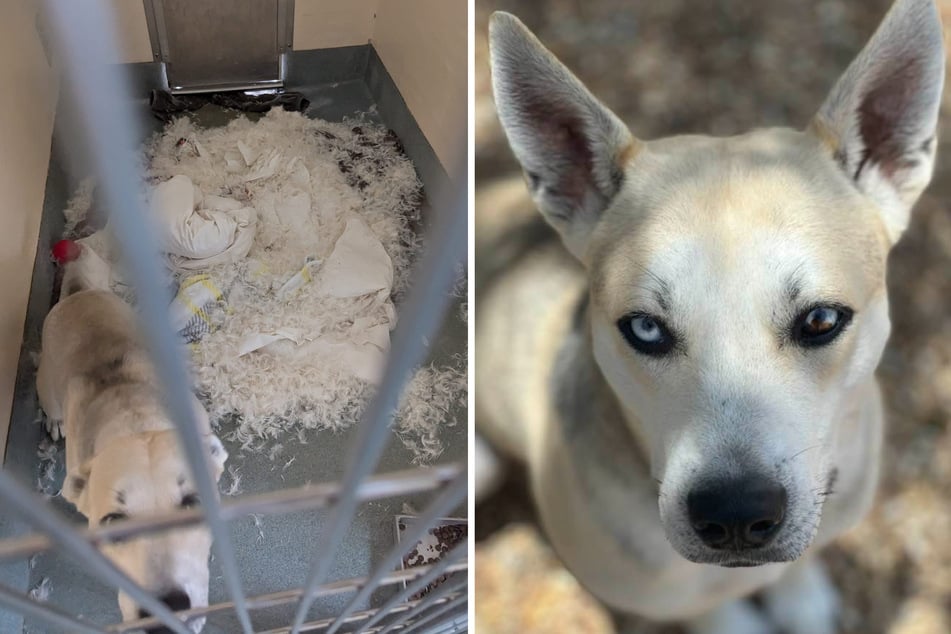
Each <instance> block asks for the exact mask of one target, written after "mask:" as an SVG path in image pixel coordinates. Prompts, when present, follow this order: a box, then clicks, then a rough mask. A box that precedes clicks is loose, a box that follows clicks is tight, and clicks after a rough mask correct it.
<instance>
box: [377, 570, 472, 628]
mask: <svg viewBox="0 0 951 634" xmlns="http://www.w3.org/2000/svg"><path fill="white" fill-rule="evenodd" d="M468 584H469V581H468V579H464V580H462V581H459V582H457V583H453V584H446V585H445V586H443V587H441V588H436V589H435V590H433V591H432V592H430V593H429V594H427V595H426V596H425V597H423V600H422V602H420V604H419V605H417V606H416V607H415V608H413V609H412V610H409V611H407V612H403V613H401V614H399V615H398V616H397V617H396V618H395V619H394V620H393V621H391V622H390V623H387V625H386V627H384V628H383V629H382V630H380V633H381V634H385V633H386V632H391V631H393V630H394V629H396V628H397V627H399V628H400V631H405V629H406V628H407V627H410V626H412V625H413V622H410V623H406V621H409V620H410V619H412V618H417V619H418V618H419V617H420V616H421V615H422V614H423V612H425V611H426V610H428V609H429V608H430V607H432V606H434V605H436V604H437V603H438V602H439V601H440V600H441V599H444V598H445V597H447V596H449V595H451V594H454V593H456V592H459V591H460V590H462V591H463V595H462V597H461V598H462V599H465V598H466V595H465V588H466V586H468Z"/></svg>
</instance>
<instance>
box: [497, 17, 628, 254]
mask: <svg viewBox="0 0 951 634" xmlns="http://www.w3.org/2000/svg"><path fill="white" fill-rule="evenodd" d="M489 44H490V51H491V63H492V89H493V92H494V94H495V104H496V109H497V111H498V114H499V120H500V121H501V122H502V127H503V128H504V130H505V134H506V136H507V137H508V140H509V145H511V147H512V150H513V152H514V153H515V157H516V158H517V159H518V160H519V162H520V163H521V164H522V168H523V169H524V170H525V175H526V177H527V179H528V186H529V189H530V190H531V193H532V198H533V199H534V200H535V204H536V205H537V206H538V208H539V210H540V211H541V212H542V214H544V216H545V217H546V218H547V219H548V221H549V222H550V223H551V224H552V225H553V226H554V227H555V229H557V230H558V232H559V233H560V234H561V236H562V239H563V240H564V242H565V244H566V246H567V247H568V249H569V250H570V251H571V252H572V253H573V254H574V255H575V256H576V257H578V258H581V257H582V254H583V253H584V249H585V246H586V244H587V241H588V236H589V234H590V232H591V229H592V227H593V226H594V224H595V223H596V222H597V220H598V218H599V217H600V215H601V212H602V211H604V209H605V208H606V207H607V206H608V205H609V204H610V203H611V200H612V199H613V198H614V197H615V195H616V194H617V193H618V191H619V189H620V188H621V184H622V182H623V178H624V164H625V163H626V162H627V161H628V160H629V159H630V157H631V156H632V155H633V153H634V151H635V148H636V141H635V139H634V138H633V137H632V136H631V133H630V132H629V131H628V129H627V127H626V126H625V125H624V124H623V123H621V121H620V120H619V119H618V118H617V117H616V116H615V115H614V113H612V112H611V111H610V110H608V108H607V107H605V106H604V105H603V104H602V103H601V102H600V101H598V100H597V99H596V98H595V97H594V96H593V95H592V94H591V93H590V92H588V89H587V88H585V87H584V85H583V84H582V83H581V81H579V80H578V79H577V78H576V77H575V76H574V75H572V74H571V72H570V71H569V70H568V69H567V68H565V67H564V65H562V64H561V62H559V61H558V60H557V59H555V57H554V55H552V54H551V53H550V52H549V51H548V50H547V49H546V48H545V47H544V46H542V44H541V42H539V41H538V39H537V38H536V37H535V36H534V35H532V33H531V32H530V31H529V30H528V29H527V28H526V27H525V25H524V24H522V23H521V22H520V21H519V20H518V18H516V17H515V16H513V15H510V14H508V13H503V12H496V13H494V14H492V19H491V21H490V23H489Z"/></svg>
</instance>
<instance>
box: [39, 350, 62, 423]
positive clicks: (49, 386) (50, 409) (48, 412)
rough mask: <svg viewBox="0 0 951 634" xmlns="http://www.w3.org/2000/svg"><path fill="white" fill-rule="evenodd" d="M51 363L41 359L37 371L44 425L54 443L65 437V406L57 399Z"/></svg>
mask: <svg viewBox="0 0 951 634" xmlns="http://www.w3.org/2000/svg"><path fill="white" fill-rule="evenodd" d="M50 372H51V370H50V363H49V362H48V361H47V362H44V361H43V360H42V358H41V361H40V367H39V368H38V369H37V371H36V393H37V396H38V397H39V399H40V407H41V408H42V409H43V414H44V415H45V416H44V418H43V424H44V426H45V427H46V433H47V434H49V435H50V438H52V439H53V441H54V442H56V441H58V440H59V439H60V438H63V437H64V436H65V434H64V429H63V405H62V403H60V402H59V401H58V400H57V399H56V396H55V394H56V390H55V387H54V385H53V379H52V377H51V376H50Z"/></svg>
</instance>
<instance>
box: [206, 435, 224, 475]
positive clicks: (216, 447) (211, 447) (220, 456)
mask: <svg viewBox="0 0 951 634" xmlns="http://www.w3.org/2000/svg"><path fill="white" fill-rule="evenodd" d="M205 439H206V441H207V443H208V454H209V455H210V456H211V470H212V475H213V476H214V479H215V481H216V482H217V481H218V478H220V477H221V473H222V472H223V471H224V470H225V461H226V460H227V459H228V452H227V451H225V448H224V445H222V444H221V440H220V439H219V438H218V436H216V435H214V434H208V435H207V436H205Z"/></svg>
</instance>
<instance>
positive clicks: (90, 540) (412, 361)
mask: <svg viewBox="0 0 951 634" xmlns="http://www.w3.org/2000/svg"><path fill="white" fill-rule="evenodd" d="M47 8H48V9H49V18H50V21H51V26H52V30H53V32H54V35H55V37H56V40H57V41H58V44H59V49H60V59H61V60H62V62H63V65H64V68H63V69H62V70H63V71H64V89H65V90H67V95H68V100H69V101H68V103H69V107H70V109H71V110H72V111H73V112H74V113H75V114H76V120H77V121H78V122H79V124H80V128H81V130H82V134H81V136H82V145H83V146H84V149H85V157H86V159H87V160H88V161H89V162H90V164H91V165H92V166H93V167H94V171H95V173H96V174H97V175H99V178H100V180H99V183H100V188H101V192H102V195H103V199H104V201H105V202H106V204H107V206H108V208H110V209H112V210H115V211H114V213H113V214H112V216H111V217H110V222H111V224H112V226H113V228H114V230H115V234H116V237H117V239H118V240H119V242H120V243H121V245H122V252H123V263H124V265H125V267H126V270H127V273H128V277H129V279H130V281H131V282H132V283H133V285H134V287H135V288H136V290H137V293H136V294H137V297H138V301H139V307H140V309H141V310H140V315H141V325H142V327H143V330H144V332H145V333H146V338H147V343H148V346H149V349H150V352H151V353H152V356H153V359H154V362H155V364H156V367H157V369H158V374H159V377H160V380H161V382H162V384H163V387H164V388H165V394H166V403H167V409H168V412H169V414H170V416H171V418H172V419H173V420H174V421H175V422H176V424H177V430H178V433H179V437H180V441H181V445H182V447H183V449H184V452H185V455H186V457H187V460H188V462H189V465H190V468H191V470H192V474H193V479H194V482H195V485H196V487H197V490H198V494H199V496H200V498H201V499H202V501H203V504H202V506H201V508H194V509H182V510H178V511H175V512H172V513H168V514H163V515H161V516H153V517H148V518H137V519H131V520H127V521H123V522H119V523H115V524H110V525H107V526H103V527H99V528H97V529H96V530H76V529H75V528H73V527H72V526H71V525H70V524H68V523H67V522H66V521H64V520H63V519H61V518H60V517H59V516H58V515H57V514H56V513H54V512H53V511H52V510H51V509H50V508H49V507H48V506H47V505H46V504H45V503H44V502H43V501H42V500H41V499H40V498H39V497H38V496H37V495H36V494H35V493H34V492H32V491H30V490H29V489H28V488H27V487H25V486H23V485H22V484H21V483H20V482H18V481H17V480H15V479H14V478H13V477H12V476H10V474H9V473H6V472H4V471H0V502H2V505H3V508H4V511H5V512H6V513H15V514H16V515H18V516H19V517H20V518H22V519H23V520H25V521H26V522H27V523H28V524H29V525H30V526H32V528H33V529H34V530H35V531H36V533H34V534H30V535H27V536H24V537H18V538H11V539H7V540H4V541H0V563H3V562H7V561H11V560H16V559H25V558H29V557H31V556H33V555H34V554H36V553H40V552H44V551H48V550H51V549H58V550H59V551H61V552H63V553H64V554H66V555H68V556H70V557H72V558H74V559H76V560H78V561H79V562H81V563H82V565H83V566H84V568H85V569H86V570H88V571H89V573H90V574H92V575H95V576H97V577H99V578H100V579H101V580H102V581H104V582H106V583H108V584H110V585H111V586H114V587H115V588H117V589H119V590H121V591H123V592H125V593H126V594H128V595H129V596H130V597H131V598H132V599H133V600H135V602H136V603H137V604H139V605H140V606H141V608H143V609H144V610H147V611H148V612H149V613H151V614H152V616H151V617H149V618H144V619H139V620H137V621H131V622H123V623H117V624H113V625H110V626H106V627H103V626H99V625H93V624H90V623H88V622H85V621H83V620H82V619H81V618H80V617H78V616H75V615H72V614H68V613H66V612H64V611H62V610H60V609H58V608H56V607H55V606H52V605H49V604H46V603H41V602H38V601H36V600H34V599H32V598H31V597H29V596H28V595H26V594H24V593H22V592H19V591H17V590H14V589H11V588H8V587H3V586H0V605H2V606H4V607H6V608H8V609H11V610H13V611H15V612H18V613H20V614H22V615H24V616H28V617H30V618H33V619H36V620H38V621H43V622H45V623H47V624H49V625H51V626H53V627H56V628H61V629H63V630H65V631H69V632H78V633H86V632H90V633H92V632H99V633H102V632H126V631H131V630H135V629H138V628H142V627H152V626H158V625H164V626H165V627H167V628H168V629H170V630H171V631H174V632H177V633H179V634H188V632H190V630H189V629H188V627H187V626H186V622H187V621H188V620H189V619H193V618H196V617H200V616H213V615H215V614H219V613H222V612H233V613H234V614H235V615H236V616H237V619H238V621H239V622H240V624H241V630H242V631H243V632H244V633H245V634H250V633H251V632H254V631H255V630H254V628H253V627H252V623H251V616H250V614H251V612H252V611H253V610H258V609H262V608H268V607H273V606H277V605H287V604H295V605H296V608H295V616H294V618H293V622H292V623H289V624H288V625H287V626H286V627H280V628H277V629H271V630H267V631H268V632H269V633H275V634H276V633H277V632H293V633H296V632H303V631H326V632H328V633H330V634H333V633H334V632H337V631H340V629H341V628H342V627H344V626H345V625H346V626H348V627H351V628H354V627H355V628H356V629H351V630H350V631H356V632H366V633H370V632H379V633H387V632H400V633H409V632H427V631H429V632H434V631H438V632H447V633H449V632H461V631H465V630H466V629H467V619H466V616H465V615H466V610H467V581H465V580H459V581H457V580H456V579H458V578H459V577H460V575H456V576H455V577H450V578H449V581H448V582H446V583H442V584H440V585H438V586H437V587H436V589H435V590H433V591H431V592H429V593H428V594H425V595H424V596H423V598H421V599H413V598H412V597H413V596H414V595H416V593H417V592H419V591H420V590H422V589H424V588H426V587H427V586H428V585H429V584H430V583H431V582H433V581H434V580H435V579H438V578H439V577H440V576H441V575H444V574H447V573H452V572H459V571H466V570H467V566H468V564H467V542H463V543H461V544H459V545H457V546H456V547H455V548H454V549H453V550H452V551H450V552H449V553H446V554H445V555H444V556H443V557H442V558H441V559H440V560H439V561H438V562H437V563H435V564H433V565H430V566H421V567H413V568H410V569H408V570H404V571H396V567H397V566H398V565H399V563H400V560H401V558H402V556H403V554H404V553H405V551H406V550H408V549H409V548H411V547H412V546H413V545H414V544H415V543H416V541H417V540H418V539H419V538H420V537H422V536H423V535H425V533H426V531H428V530H429V528H431V527H433V526H435V523H436V520H437V519H438V518H439V517H440V516H442V515H444V514H446V513H447V512H449V511H450V510H451V509H453V508H454V507H456V506H457V505H459V504H460V503H461V502H462V501H464V500H465V499H466V488H467V487H466V480H467V478H466V469H465V465H464V464H452V465H444V466H440V467H435V468H425V469H413V470H406V471H399V472H393V473H386V474H383V475H373V476H371V474H372V473H373V471H374V469H375V467H376V465H377V463H378V461H379V458H380V456H381V453H382V451H383V449H384V448H385V446H386V444H387V442H388V440H389V439H390V438H391V432H390V430H389V423H390V422H391V420H392V417H393V412H394V411H395V410H396V407H397V404H398V399H399V396H400V393H401V389H402V387H403V385H404V384H405V383H406V381H407V380H408V379H409V377H410V374H411V372H412V370H413V368H414V367H416V366H417V365H418V364H419V363H421V362H422V361H423V360H424V358H425V355H426V348H425V345H424V342H425V341H426V339H427V338H429V337H432V336H433V335H434V334H435V332H436V330H437V329H438V328H439V326H440V324H441V323H442V320H443V317H444V315H445V313H446V309H447V306H448V303H449V301H450V294H451V293H450V291H451V288H452V285H453V282H454V275H455V270H456V266H455V265H456V264H457V263H458V261H459V260H460V259H463V257H464V254H465V253H466V248H467V240H466V235H467V234H466V228H467V221H466V218H467V214H466V209H467V195H466V190H465V187H464V183H465V182H466V181H465V178H464V175H465V173H466V172H465V154H464V152H460V153H459V157H460V160H459V161H458V162H457V163H456V164H455V165H454V167H456V168H457V169H455V170H453V171H451V172H450V173H454V174H456V175H457V179H456V183H457V184H459V185H460V186H459V187H458V188H455V189H454V191H447V192H442V194H441V195H440V194H439V193H438V192H437V196H436V198H435V201H434V203H435V204H434V209H435V218H434V220H433V223H432V229H431V231H429V235H428V238H427V241H426V244H427V245H428V246H427V249H426V252H425V253H424V255H423V257H422V259H421V261H420V263H419V265H418V268H417V274H416V276H415V284H414V286H413V288H412V289H411V291H410V293H409V296H408V298H407V300H406V302H405V304H404V305H403V307H402V312H401V316H400V320H399V325H398V326H397V328H396V331H395V332H394V335H393V344H392V350H391V352H390V356H389V359H388V362H387V367H386V372H385V376H384V377H383V379H382V382H381V383H380V386H379V389H378V392H377V393H376V395H375V396H374V398H373V400H372V401H371V402H370V405H369V406H368V408H367V410H366V411H365V412H364V414H363V417H362V419H361V422H360V423H359V427H358V431H357V435H356V437H355V439H354V442H353V444H352V446H351V447H350V449H349V457H348V461H347V467H346V470H345V473H344V475H343V479H342V480H341V481H340V482H333V483H328V484H320V485H313V486H304V487H299V488H294V489H287V490H281V491H275V492H270V493H265V494H260V495H253V496H246V497H243V498H241V499H239V500H236V501H233V502H221V501H220V500H219V498H218V494H217V485H216V482H215V481H214V479H213V478H212V476H211V469H210V463H209V456H208V455H207V454H206V451H205V449H204V448H203V444H202V442H201V438H200V434H199V431H198V427H197V424H196V421H195V420H194V415H193V412H192V411H191V409H190V408H189V407H188V406H187V403H188V402H189V400H188V398H187V396H188V393H189V386H188V384H187V382H186V379H185V377H186V373H185V371H184V369H185V365H184V360H183V359H182V358H180V356H179V352H178V350H179V347H178V343H177V340H176V335H175V334H174V333H173V332H172V330H171V328H170V326H169V324H168V323H167V321H166V319H165V314H166V313H165V306H164V305H163V302H162V299H161V298H163V297H164V294H163V291H162V282H161V277H160V268H159V260H158V257H157V253H158V248H157V244H156V243H155V240H154V238H153V236H151V235H150V234H149V232H148V231H143V230H142V217H143V216H142V213H141V210H140V209H139V206H140V204H141V203H140V202H139V200H138V198H137V193H136V185H135V183H136V182H137V179H136V173H135V171H134V167H133V165H132V164H131V162H130V161H128V160H127V157H128V153H129V152H130V151H131V148H133V147H134V142H133V139H132V136H133V135H132V130H134V125H133V120H132V116H131V113H130V112H128V111H127V110H125V109H124V108H125V107H126V105H125V104H122V103H120V102H121V100H115V101H114V102H113V103H112V104H111V105H110V106H109V107H103V104H102V103H100V102H98V101H97V100H96V97H95V95H97V94H99V95H102V94H106V95H108V94H112V95H115V94H121V91H122V90H123V88H124V87H123V85H122V82H121V80H120V78H119V77H118V76H117V75H116V74H115V73H114V72H113V71H112V70H110V69H109V67H108V65H107V64H105V60H107V59H109V58H110V57H109V53H110V52H111V50H110V47H112V46H113V42H111V40H110V39H109V37H103V34H104V33H105V34H106V35H111V33H110V32H109V31H108V30H107V29H104V28H103V26H104V25H106V24H108V21H107V19H106V18H107V16H106V15H105V14H104V9H103V7H102V5H101V4H100V3H87V2H58V1H55V2H49V3H47ZM80 51H81V52H82V54H79V52H80ZM463 140H464V137H463ZM459 147H460V148H464V147H465V143H462V144H460V146H459ZM103 175H107V176H108V177H103ZM426 491H430V492H432V493H433V499H432V501H431V503H430V504H429V506H428V507H427V508H426V509H425V510H424V511H423V512H422V513H421V514H420V517H419V519H418V521H416V522H413V523H412V524H409V525H408V527H407V530H406V532H405V533H404V538H403V540H402V541H401V542H400V543H397V544H396V545H395V546H394V547H393V548H392V549H390V551H389V552H388V553H387V554H386V555H385V556H384V557H383V558H382V559H380V560H379V561H378V562H376V564H375V567H374V569H373V571H372V572H371V573H370V574H369V575H368V576H366V577H362V578H354V579H341V580H335V581H328V579H327V577H328V574H329V571H330V568H331V564H332V563H333V561H334V557H335V555H336V553H337V552H338V547H339V546H340V544H341V542H342V540H343V539H344V537H345V535H346V533H347V530H348V528H349V526H350V524H351V521H352V520H353V517H354V514H355V512H356V511H357V508H358V506H359V505H360V504H361V503H362V502H366V501H369V500H375V499H381V498H386V497H395V496H403V495H408V494H411V493H417V492H426ZM316 508H324V509H326V511H327V513H328V514H329V520H328V523H327V525H326V527H325V528H324V530H322V531H321V532H320V533H319V534H317V535H315V537H314V540H313V542H312V544H313V545H312V548H311V551H312V552H313V553H314V555H313V560H312V561H311V563H310V568H309V573H308V575H307V578H306V581H305V582H304V584H303V585H302V586H300V587H292V588H287V589H285V590H283V591H280V592H275V593H270V594H265V595H260V596H251V597H249V596H247V594H246V593H245V590H244V587H243V585H242V582H241V577H240V575H239V571H238V566H237V561H236V558H235V552H234V545H233V543H232V541H231V537H230V535H229V532H228V522H229V521H231V520H233V519H235V518H239V517H244V516H248V515H251V514H261V515H273V514H282V513H291V512H295V511H301V510H305V509H316ZM199 523H204V524H206V525H207V527H208V529H209V530H210V532H211V533H212V535H213V537H214V552H215V554H216V555H217V557H218V559H219V560H220V561H221V565H222V570H223V573H224V581H225V585H226V587H227V590H228V594H229V596H230V601H227V602H222V603H218V604H215V605H210V606H208V607H198V608H192V609H189V610H182V611H179V612H173V611H172V610H171V609H170V608H169V607H168V606H166V605H165V604H163V603H162V602H161V601H159V600H158V599H156V598H155V597H153V596H152V595H150V594H149V592H148V591H146V590H145V589H144V588H142V587H141V586H140V585H138V584H137V583H136V582H134V581H133V580H132V579H131V578H129V577H128V576H127V575H126V574H125V573H123V572H122V571H121V570H120V569H119V568H117V567H116V566H115V565H114V564H113V563H112V562H111V561H110V560H109V559H108V558H106V557H105V556H104V555H103V554H102V553H101V552H100V551H99V550H98V548H97V546H98V545H100V544H103V543H107V542H109V541H110V540H115V539H119V538H127V537H130V536H135V535H147V534H152V533H157V532H161V531H167V530H172V529H175V528H180V527H184V526H191V525H195V524H199ZM403 582H406V587H405V588H404V589H403V590H401V591H399V592H398V593H396V594H395V595H394V596H392V597H391V598H390V599H389V600H387V601H386V602H385V603H384V604H383V605H381V606H380V607H379V608H374V609H368V610H363V611H356V608H357V607H358V606H359V605H360V604H361V602H363V601H364V600H365V599H366V598H368V597H369V596H370V594H371V593H372V592H373V591H374V590H375V589H377V588H379V587H381V586H384V585H395V584H400V583H403ZM339 593H351V594H352V595H353V596H352V597H351V598H350V600H349V602H348V603H347V604H346V607H344V609H343V610H342V611H340V613H339V614H337V615H335V616H333V617H330V618H324V619H320V620H312V621H307V615H308V608H309V607H310V606H311V604H312V603H313V601H314V600H315V599H316V598H318V597H322V596H327V595H332V594H339Z"/></svg>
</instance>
